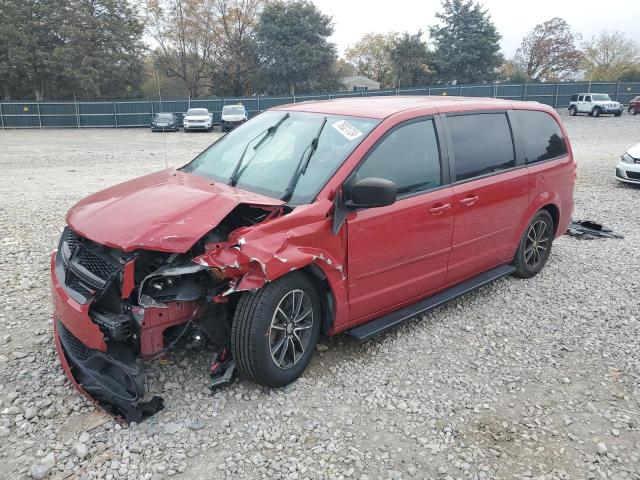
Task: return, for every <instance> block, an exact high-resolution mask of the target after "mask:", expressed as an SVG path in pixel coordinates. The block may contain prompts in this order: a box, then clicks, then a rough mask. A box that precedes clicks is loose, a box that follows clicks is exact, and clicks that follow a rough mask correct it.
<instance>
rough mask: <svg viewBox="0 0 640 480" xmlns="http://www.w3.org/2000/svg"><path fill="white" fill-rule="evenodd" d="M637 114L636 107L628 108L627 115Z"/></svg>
mask: <svg viewBox="0 0 640 480" xmlns="http://www.w3.org/2000/svg"><path fill="white" fill-rule="evenodd" d="M637 113H638V110H637V109H636V107H629V115H636V114H637Z"/></svg>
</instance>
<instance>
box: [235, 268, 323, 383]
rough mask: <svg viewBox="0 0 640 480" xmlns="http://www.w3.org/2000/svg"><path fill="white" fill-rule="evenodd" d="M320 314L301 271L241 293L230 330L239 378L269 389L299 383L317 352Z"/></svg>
mask: <svg viewBox="0 0 640 480" xmlns="http://www.w3.org/2000/svg"><path fill="white" fill-rule="evenodd" d="M321 312H322V309H321V304H320V297H319V295H318V292H317V291H316V289H315V288H314V286H313V283H312V282H311V281H310V280H309V279H308V278H307V276H306V275H305V274H304V273H302V272H294V273H292V274H289V275H287V276H285V277H282V278H279V279H278V280H275V281H273V282H270V283H267V284H266V285H265V286H264V287H262V288H261V289H260V290H258V291H257V292H255V293H253V292H246V293H244V294H243V295H242V297H241V298H240V300H239V302H238V306H237V307H236V311H235V314H234V318H233V325H232V327H231V351H232V353H233V357H234V359H235V361H236V365H237V366H238V370H239V371H240V373H241V374H242V376H243V377H245V378H246V379H248V380H252V381H254V382H256V383H259V384H262V385H266V386H268V387H282V386H284V385H287V384H289V383H291V382H293V381H294V380H295V379H297V378H298V377H299V376H300V375H301V374H302V372H303V371H304V370H305V368H306V367H307V365H308V364H309V362H310V361H311V357H312V356H313V352H314V351H315V348H316V343H317V342H318V337H319V335H320V322H321Z"/></svg>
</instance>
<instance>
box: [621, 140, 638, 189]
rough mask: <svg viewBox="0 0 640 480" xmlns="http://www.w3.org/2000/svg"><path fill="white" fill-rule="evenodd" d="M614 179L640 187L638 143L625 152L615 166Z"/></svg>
mask: <svg viewBox="0 0 640 480" xmlns="http://www.w3.org/2000/svg"><path fill="white" fill-rule="evenodd" d="M616 179H617V180H619V181H621V182H625V183H635V184H636V185H640V143H639V144H637V145H636V146H634V147H631V148H630V149H629V150H627V151H626V152H625V154H624V155H622V157H620V161H619V162H618V165H617V166H616Z"/></svg>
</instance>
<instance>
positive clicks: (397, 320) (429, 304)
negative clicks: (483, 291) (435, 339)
mask: <svg viewBox="0 0 640 480" xmlns="http://www.w3.org/2000/svg"><path fill="white" fill-rule="evenodd" d="M515 270H516V269H515V267H514V266H513V265H501V266H499V267H497V268H494V269H492V270H488V271H486V272H484V273H481V274H480V275H478V276H477V277H473V278H472V279H470V280H467V281H465V282H463V283H461V284H459V285H456V286H455V287H451V288H449V289H447V290H445V291H443V292H440V293H438V294H437V295H434V296H432V297H429V298H425V299H424V300H420V301H419V302H417V303H414V304H413V305H409V306H407V307H404V308H402V309H400V310H396V311H395V312H391V313H389V314H387V315H384V316H382V317H380V318H376V319H375V320H370V321H368V322H367V323H364V324H362V325H359V326H357V327H354V328H352V329H350V330H347V331H346V332H345V333H346V334H347V335H349V336H350V337H353V338H355V339H356V340H358V341H360V342H363V341H365V340H368V339H370V338H371V337H374V336H376V335H378V334H380V333H382V332H384V331H386V330H389V329H391V328H394V327H396V326H398V325H400V324H401V323H404V322H406V321H407V320H411V319H412V318H415V317H417V316H418V315H422V314H423V313H426V312H428V311H429V310H433V309H434V308H437V307H439V306H441V305H444V304H445V303H447V302H449V301H451V300H454V299H456V298H458V297H460V296H462V295H464V294H465V293H469V292H471V291H473V290H475V289H477V288H479V287H481V286H483V285H486V284H487V283H491V282H493V281H494V280H497V279H499V278H502V277H504V276H506V275H509V274H510V273H513V272H514V271H515Z"/></svg>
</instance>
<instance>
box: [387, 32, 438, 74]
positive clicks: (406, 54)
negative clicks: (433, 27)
mask: <svg viewBox="0 0 640 480" xmlns="http://www.w3.org/2000/svg"><path fill="white" fill-rule="evenodd" d="M390 57H391V64H392V67H393V76H394V83H395V86H396V87H413V86H416V85H421V84H422V85H424V84H426V83H431V77H432V75H433V73H434V72H433V69H432V68H431V66H430V65H431V64H432V55H431V53H430V52H429V50H428V48H427V44H426V43H425V42H423V41H422V32H421V31H418V33H415V34H413V35H412V34H410V33H409V32H405V33H403V34H402V35H398V36H397V37H396V38H394V39H393V42H392V46H391V52H390Z"/></svg>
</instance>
